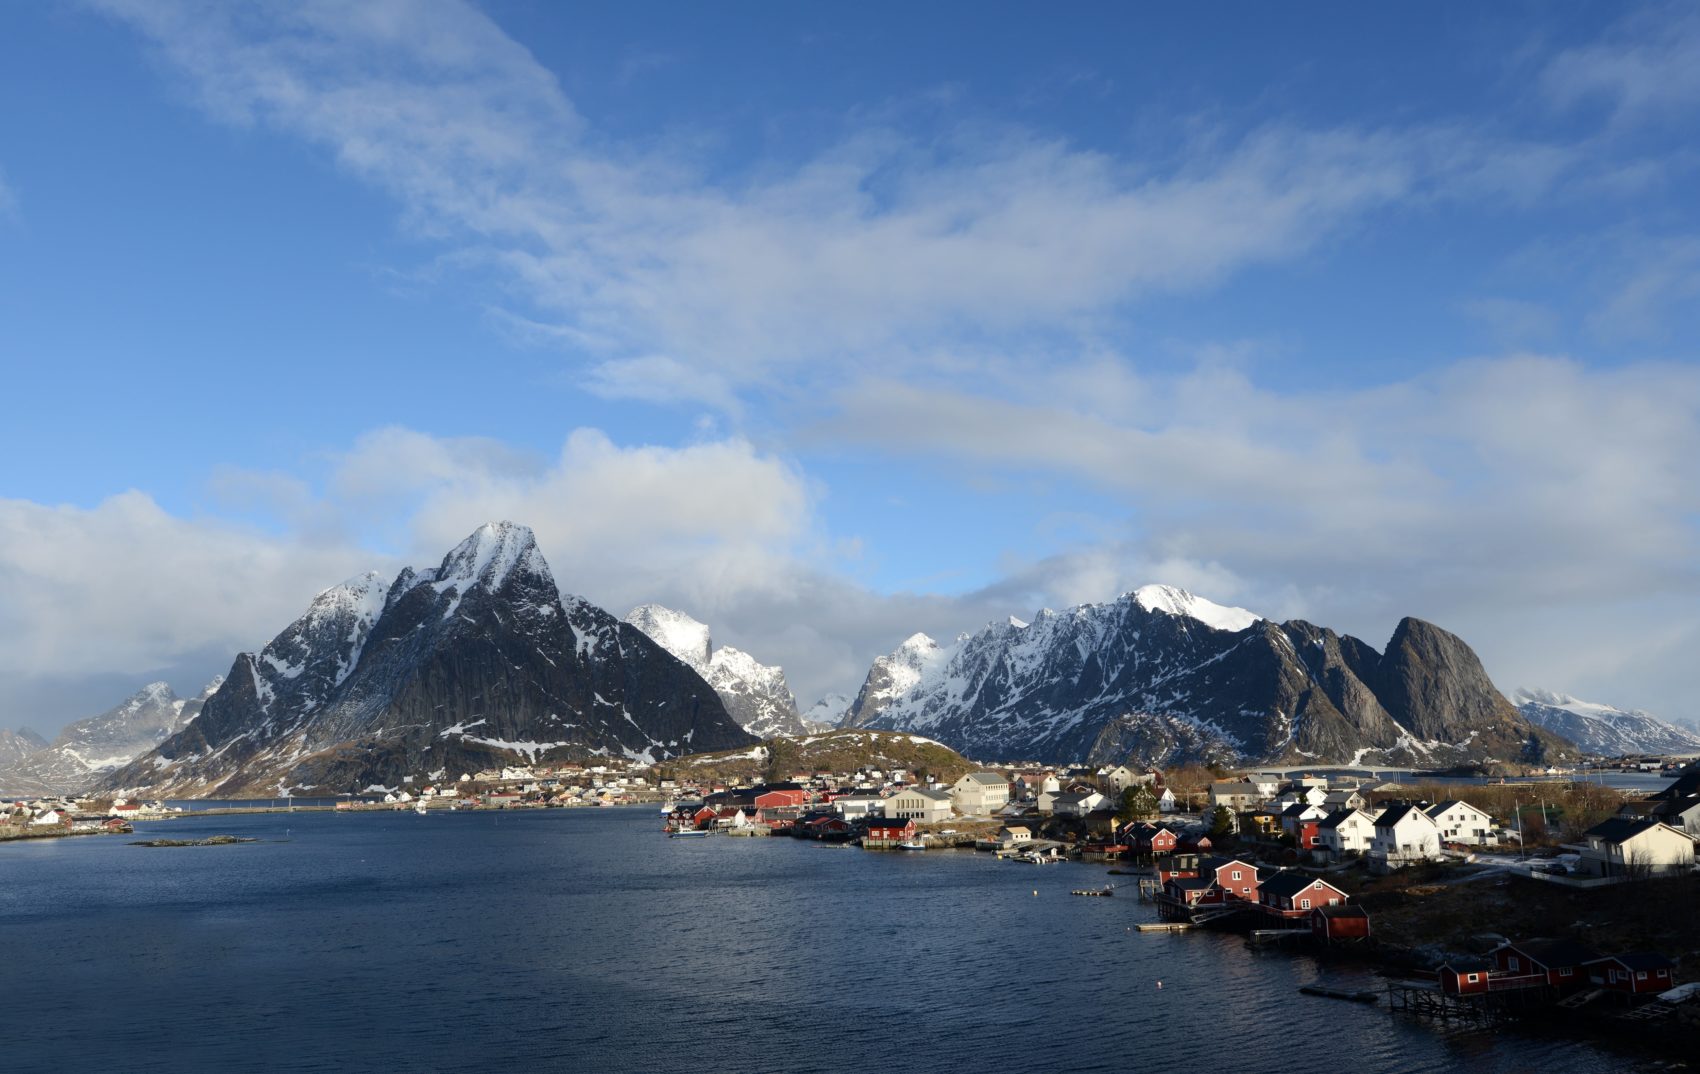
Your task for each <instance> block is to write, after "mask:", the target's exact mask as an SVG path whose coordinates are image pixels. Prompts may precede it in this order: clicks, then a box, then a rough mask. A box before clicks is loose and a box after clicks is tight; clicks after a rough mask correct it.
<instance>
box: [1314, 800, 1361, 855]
mask: <svg viewBox="0 0 1700 1074" xmlns="http://www.w3.org/2000/svg"><path fill="white" fill-rule="evenodd" d="M1316 841H1317V842H1318V843H1321V844H1322V845H1323V846H1325V847H1327V848H1328V852H1329V855H1330V856H1331V857H1333V858H1335V859H1336V860H1337V859H1339V858H1342V857H1345V856H1346V855H1347V854H1363V853H1365V852H1367V851H1368V850H1369V848H1370V844H1371V843H1372V842H1374V841H1375V818H1373V817H1371V816H1370V815H1369V814H1368V813H1365V812H1364V811H1363V810H1361V809H1341V810H1337V811H1336V812H1333V813H1330V814H1328V816H1326V817H1324V818H1322V823H1320V824H1318V825H1317V826H1316Z"/></svg>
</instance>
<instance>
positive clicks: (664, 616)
mask: <svg viewBox="0 0 1700 1074" xmlns="http://www.w3.org/2000/svg"><path fill="white" fill-rule="evenodd" d="M626 622H628V623H630V624H631V625H632V626H635V627H637V628H638V629H639V630H641V631H643V632H644V633H645V634H648V635H649V637H650V640H651V641H653V642H655V643H656V644H657V645H659V646H661V647H662V648H663V649H666V650H667V651H668V652H670V653H672V654H673V655H674V656H676V657H678V658H679V659H680V660H682V661H684V662H685V663H687V664H689V665H690V666H691V667H693V668H696V669H697V671H698V672H701V671H702V670H703V669H705V668H706V667H708V662H709V659H710V654H711V652H712V650H713V642H712V639H711V637H710V634H709V629H708V625H707V624H706V623H700V622H698V621H697V620H695V619H693V618H691V617H690V616H688V615H686V614H685V613H684V612H680V611H675V610H673V609H672V608H669V607H667V606H666V605H663V604H639V605H638V606H637V607H635V608H633V609H632V610H631V611H629V612H627V613H626Z"/></svg>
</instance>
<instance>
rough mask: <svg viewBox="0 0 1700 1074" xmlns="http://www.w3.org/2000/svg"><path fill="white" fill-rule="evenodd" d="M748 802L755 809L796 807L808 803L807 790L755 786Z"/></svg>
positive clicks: (790, 787)
mask: <svg viewBox="0 0 1700 1074" xmlns="http://www.w3.org/2000/svg"><path fill="white" fill-rule="evenodd" d="M755 792H756V793H755V794H754V795H752V796H751V799H750V804H751V805H753V806H755V807H756V808H757V809H796V808H798V807H799V806H803V805H806V804H808V801H809V792H808V791H807V790H806V789H804V788H802V787H795V786H772V787H757V788H755Z"/></svg>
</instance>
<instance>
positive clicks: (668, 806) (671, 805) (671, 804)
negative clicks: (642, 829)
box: [661, 798, 679, 817]
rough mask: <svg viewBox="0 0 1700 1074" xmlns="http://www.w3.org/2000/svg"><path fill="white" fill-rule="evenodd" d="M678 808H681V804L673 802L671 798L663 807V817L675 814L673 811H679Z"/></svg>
mask: <svg viewBox="0 0 1700 1074" xmlns="http://www.w3.org/2000/svg"><path fill="white" fill-rule="evenodd" d="M678 807H679V803H677V802H675V801H673V800H672V799H671V798H669V799H667V801H666V802H665V803H664V804H663V805H662V806H661V815H662V816H664V817H665V816H666V815H667V814H669V813H671V812H673V810H675V809H677V808H678Z"/></svg>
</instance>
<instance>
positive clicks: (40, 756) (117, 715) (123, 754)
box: [0, 677, 224, 795]
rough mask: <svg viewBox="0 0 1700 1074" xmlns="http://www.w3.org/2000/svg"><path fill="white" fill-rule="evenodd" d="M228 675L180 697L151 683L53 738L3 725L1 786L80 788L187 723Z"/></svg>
mask: <svg viewBox="0 0 1700 1074" xmlns="http://www.w3.org/2000/svg"><path fill="white" fill-rule="evenodd" d="M223 681H224V680H223V678H222V677H221V678H218V679H214V680H213V681H212V682H210V683H208V684H207V686H206V688H205V689H203V690H202V691H201V692H200V693H199V694H198V695H196V696H195V697H192V698H179V697H178V696H177V695H176V694H175V693H173V692H172V690H171V687H170V686H169V685H167V684H166V683H163V682H153V683H149V684H148V685H146V686H144V687H142V688H141V689H140V690H138V691H136V693H135V694H134V695H132V696H131V697H129V698H127V699H126V700H124V701H123V702H121V703H120V704H118V705H116V706H114V707H113V708H111V709H109V710H107V711H106V712H103V713H101V714H100V715H98V716H91V717H89V718H88V719H86V720H78V721H77V722H76V723H73V724H70V725H68V726H67V727H66V728H65V729H64V730H63V731H61V732H60V733H59V736H58V737H57V738H55V739H54V740H53V741H52V742H51V743H48V742H44V741H42V739H41V738H40V736H38V735H35V734H33V733H30V732H9V731H0V791H4V792H6V793H10V794H29V795H40V794H68V793H71V792H74V791H78V790H81V789H82V788H84V787H87V786H88V785H89V784H90V783H92V782H94V781H95V780H96V779H97V778H99V777H100V776H102V775H104V774H106V773H110V772H112V771H115V770H116V769H118V768H120V767H121V766H123V765H125V764H128V763H129V762H130V761H132V760H134V759H135V758H137V757H139V756H141V755H142V754H144V753H146V752H148V751H149V750H151V749H153V748H154V747H155V746H157V745H159V744H160V743H161V742H163V741H164V740H165V739H166V738H168V737H170V736H171V735H173V734H175V733H176V732H178V731H180V730H182V729H183V728H184V727H186V726H188V724H189V723H190V722H191V721H192V720H194V719H195V717H196V716H198V715H200V712H201V708H202V706H204V705H205V704H206V701H207V698H209V697H211V696H212V694H213V692H214V691H215V690H217V689H218V688H219V686H220V685H221V684H222V683H223ZM32 744H33V748H31V747H32Z"/></svg>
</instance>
